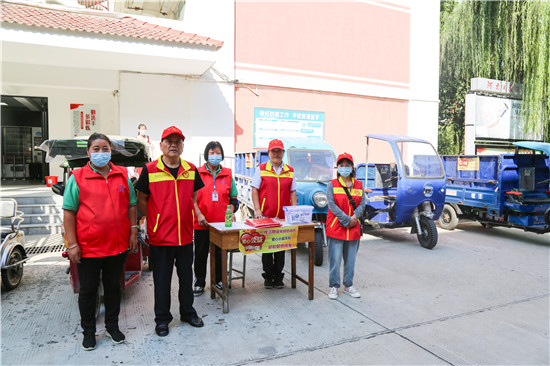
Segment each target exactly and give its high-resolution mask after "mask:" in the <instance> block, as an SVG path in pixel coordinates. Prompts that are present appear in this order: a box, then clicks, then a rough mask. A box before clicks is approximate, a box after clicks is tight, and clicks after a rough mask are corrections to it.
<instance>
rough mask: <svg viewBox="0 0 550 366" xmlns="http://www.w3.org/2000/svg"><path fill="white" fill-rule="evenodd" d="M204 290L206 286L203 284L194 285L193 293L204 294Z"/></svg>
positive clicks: (195, 294) (196, 294)
mask: <svg viewBox="0 0 550 366" xmlns="http://www.w3.org/2000/svg"><path fill="white" fill-rule="evenodd" d="M203 292H204V287H203V286H195V287H193V295H194V296H200V295H202V294H203Z"/></svg>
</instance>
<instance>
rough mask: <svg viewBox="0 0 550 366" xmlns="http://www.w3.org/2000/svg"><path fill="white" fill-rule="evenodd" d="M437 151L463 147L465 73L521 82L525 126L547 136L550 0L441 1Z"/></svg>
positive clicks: (549, 119)
mask: <svg viewBox="0 0 550 366" xmlns="http://www.w3.org/2000/svg"><path fill="white" fill-rule="evenodd" d="M440 51H441V52H440V106H439V120H440V124H439V146H440V152H441V153H445V154H458V153H461V152H463V150H464V100H465V96H466V92H467V91H468V90H469V87H470V79H471V78H474V77H483V78H489V79H498V80H506V81H512V82H516V83H521V84H523V104H522V111H521V112H522V116H523V120H524V121H525V126H524V127H525V130H526V131H532V130H535V129H540V128H542V129H543V130H544V131H545V140H546V141H550V126H549V124H550V103H549V99H548V98H549V93H550V1H546V0H539V1H537V0H532V1H460V2H459V1H442V2H441V50H440Z"/></svg>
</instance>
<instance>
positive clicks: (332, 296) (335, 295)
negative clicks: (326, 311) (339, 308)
mask: <svg viewBox="0 0 550 366" xmlns="http://www.w3.org/2000/svg"><path fill="white" fill-rule="evenodd" d="M328 298H329V299H331V300H336V299H337V298H338V289H337V288H336V287H331V288H330V292H329V293H328Z"/></svg>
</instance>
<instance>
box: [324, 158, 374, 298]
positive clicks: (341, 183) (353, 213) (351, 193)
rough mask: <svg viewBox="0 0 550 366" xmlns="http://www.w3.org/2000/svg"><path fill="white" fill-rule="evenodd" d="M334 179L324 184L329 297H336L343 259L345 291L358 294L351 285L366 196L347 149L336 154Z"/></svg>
mask: <svg viewBox="0 0 550 366" xmlns="http://www.w3.org/2000/svg"><path fill="white" fill-rule="evenodd" d="M336 165H337V169H338V173H337V179H333V180H331V181H330V182H329V183H328V184H327V199H328V215H327V237H328V258H329V262H330V271H329V286H330V292H329V295H328V297H329V298H330V299H333V300H334V299H336V298H338V288H339V287H340V262H341V261H342V259H343V260H344V293H345V294H348V295H350V296H352V297H361V295H360V294H359V292H357V290H355V288H354V287H353V275H354V272H355V257H356V255H357V250H358V249H359V239H361V235H362V233H361V225H360V224H359V222H358V218H359V217H361V215H362V214H363V210H364V209H365V205H366V196H365V192H364V191H363V184H362V183H361V182H360V181H359V180H357V179H355V169H354V168H353V157H352V156H351V155H350V154H348V153H343V154H340V155H339V156H338V160H337V161H336Z"/></svg>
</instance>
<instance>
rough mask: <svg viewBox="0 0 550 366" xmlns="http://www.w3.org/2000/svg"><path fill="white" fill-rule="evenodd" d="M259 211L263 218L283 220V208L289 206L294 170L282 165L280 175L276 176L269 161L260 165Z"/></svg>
mask: <svg viewBox="0 0 550 366" xmlns="http://www.w3.org/2000/svg"><path fill="white" fill-rule="evenodd" d="M260 175H261V177H262V183H261V185H260V189H259V193H260V209H261V210H262V214H263V215H264V216H265V217H278V218H280V219H284V218H285V213H284V211H283V207H284V206H290V187H291V186H292V178H294V169H293V168H292V167H291V166H289V165H286V164H283V170H281V174H280V175H277V173H275V169H273V166H271V161H268V162H267V163H263V164H260Z"/></svg>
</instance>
